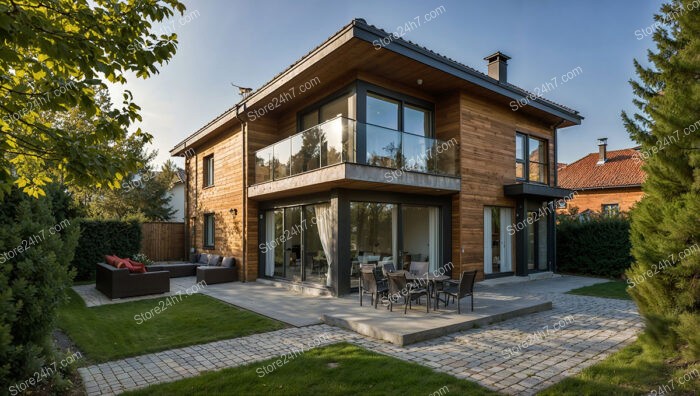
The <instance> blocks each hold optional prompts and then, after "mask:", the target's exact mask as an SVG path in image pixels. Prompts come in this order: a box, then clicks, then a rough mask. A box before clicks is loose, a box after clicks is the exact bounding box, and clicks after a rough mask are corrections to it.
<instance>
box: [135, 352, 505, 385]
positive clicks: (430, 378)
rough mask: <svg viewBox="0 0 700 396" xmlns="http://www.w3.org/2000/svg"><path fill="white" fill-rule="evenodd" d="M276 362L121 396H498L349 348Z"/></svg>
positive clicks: (381, 356)
mask: <svg viewBox="0 0 700 396" xmlns="http://www.w3.org/2000/svg"><path fill="white" fill-rule="evenodd" d="M276 360H277V358H274V359H270V360H268V361H265V362H259V363H253V364H250V365H247V366H242V367H235V368H230V369H225V370H221V371H216V372H209V373H205V374H202V375H200V376H197V377H192V378H187V379H184V380H180V381H176V382H171V383H165V384H160V385H154V386H151V387H148V388H144V389H140V390H137V391H134V392H128V393H123V395H144V396H145V395H149V396H151V395H187V396H193V395H222V394H236V395H430V394H432V393H434V392H439V391H440V389H442V390H443V393H441V394H443V395H444V394H448V395H498V393H496V392H493V391H490V390H488V389H486V388H483V387H481V386H479V385H477V384H475V383H472V382H469V381H464V380H460V379H457V378H455V377H452V376H450V375H447V374H441V373H436V372H434V371H433V370H431V369H429V368H426V367H423V366H420V365H418V364H415V363H409V362H404V361H402V360H398V359H396V358H392V357H389V356H385V355H380V354H377V353H374V352H370V351H367V350H365V349H362V348H360V347H357V346H354V345H351V344H348V343H339V344H334V345H330V346H326V347H322V348H316V349H311V350H308V351H306V352H304V353H303V354H301V355H297V357H296V358H294V359H290V360H289V361H288V363H287V364H283V365H280V366H278V368H276V369H275V370H274V371H271V372H270V373H269V374H266V375H265V374H264V371H263V369H262V367H263V366H267V365H269V364H272V363H273V362H275V361H276ZM260 374H263V375H262V377H261V376H260ZM444 387H446V388H444ZM445 390H447V392H445Z"/></svg>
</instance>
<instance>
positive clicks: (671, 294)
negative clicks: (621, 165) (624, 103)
mask: <svg viewBox="0 0 700 396" xmlns="http://www.w3.org/2000/svg"><path fill="white" fill-rule="evenodd" d="M655 20H656V23H655V28H656V31H655V32H654V34H653V35H652V37H653V40H654V42H655V44H656V49H655V50H649V51H648V60H649V66H648V67H647V66H645V65H642V64H641V63H639V62H638V61H636V60H635V62H634V65H635V68H636V72H637V77H638V80H636V81H631V82H630V83H631V85H632V88H633V91H634V94H635V96H636V98H635V100H634V104H635V105H636V107H637V108H638V109H639V112H638V113H636V114H633V115H628V114H626V113H624V112H623V113H622V117H623V120H624V123H625V127H626V129H627V130H628V132H629V133H630V136H631V137H632V138H633V139H634V140H635V141H637V142H638V143H639V144H640V145H641V149H640V160H644V167H643V169H644V170H645V171H646V173H647V179H646V181H645V183H644V186H643V190H644V193H645V196H644V198H643V199H642V200H641V202H640V203H639V205H638V206H637V208H635V209H634V210H633V211H632V213H631V220H632V226H631V241H632V255H633V256H634V259H635V263H634V264H633V266H632V268H631V269H630V270H628V271H627V276H628V280H627V281H628V284H629V285H630V287H629V288H628V290H629V292H630V294H631V295H632V297H633V298H634V300H635V302H636V303H637V306H638V307H639V311H640V312H641V314H642V315H643V316H644V318H645V321H646V324H647V327H646V336H645V337H644V339H645V340H647V341H648V342H650V343H651V344H653V345H657V346H663V347H671V348H679V349H680V350H681V352H682V353H683V354H684V355H685V357H686V358H688V359H691V360H697V359H698V358H700V330H699V329H700V245H699V243H700V9H698V8H697V4H696V3H695V4H694V3H693V0H673V1H671V2H670V3H667V4H664V5H663V6H662V7H661V11H660V13H659V14H657V15H655Z"/></svg>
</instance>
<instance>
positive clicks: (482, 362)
mask: <svg viewBox="0 0 700 396" xmlns="http://www.w3.org/2000/svg"><path fill="white" fill-rule="evenodd" d="M586 283H596V281H595V280H590V279H586V278H576V277H563V278H555V279H551V280H542V281H534V282H527V283H518V284H513V285H494V286H483V287H482V293H489V292H496V291H497V292H499V293H511V294H512V295H514V296H516V295H525V294H527V295H538V296H541V297H543V298H547V299H551V300H552V301H554V308H553V309H552V310H549V311H545V312H541V313H537V314H533V315H529V316H526V317H520V318H515V319H510V320H507V321H504V322H500V323H497V324H495V325H490V326H487V327H484V328H480V329H472V330H467V331H463V332H459V333H454V334H450V335H447V336H443V337H440V338H436V339H433V340H430V341H425V342H420V343H417V344H413V345H409V346H406V347H401V346H397V345H393V344H389V343H385V342H382V341H377V340H375V339H372V338H368V337H364V336H361V335H358V334H356V333H352V332H350V331H346V330H342V329H339V328H335V327H330V326H328V325H312V326H307V327H301V328H290V329H283V330H279V331H275V332H271V333H264V334H256V335H252V336H248V337H242V338H237V339H232V340H226V341H218V342H213V343H209V344H205V345H195V346H191V347H186V348H180V349H175V350H171V351H164V352H159V353H154V354H149V355H144V356H139V357H134V358H128V359H123V360H119V361H114V362H108V363H104V364H100V365H96V366H91V367H86V368H81V369H79V372H80V374H81V376H82V378H83V381H84V383H85V387H86V389H87V393H88V394H89V395H97V394H116V393H119V392H123V391H125V390H129V389H135V388H140V387H144V386H147V385H151V384H155V383H160V382H168V381H174V380H178V379H182V378H186V377H191V376H195V375H198V374H199V373H201V372H203V371H209V370H217V369H221V368H225V367H235V366H240V365H244V364H249V363H254V362H256V361H261V360H265V359H268V358H272V357H278V356H280V355H282V354H284V353H288V352H290V351H291V348H292V345H295V346H296V347H297V348H298V347H300V346H302V344H301V343H303V344H309V343H312V341H314V340H318V341H320V343H321V345H326V344H329V343H334V342H338V341H349V342H352V343H354V344H357V345H360V346H362V347H365V348H367V349H369V350H372V351H375V352H379V353H384V354H387V355H390V356H394V357H396V358H398V359H402V360H407V361H413V362H416V363H419V364H422V365H424V366H428V367H431V368H433V369H435V370H437V371H441V372H445V373H448V374H450V375H453V376H455V377H458V378H463V379H467V380H470V381H475V382H478V383H479V384H481V385H483V386H486V387H488V388H491V389H493V390H497V391H500V392H503V393H506V394H513V395H521V394H522V395H530V394H534V393H536V392H537V391H540V390H542V389H544V388H546V387H548V386H550V385H552V384H554V383H556V382H559V381H561V380H562V379H563V378H565V377H567V376H571V375H574V374H576V373H578V372H579V371H580V370H582V369H583V368H585V367H588V366H590V365H592V364H595V363H597V362H599V361H600V360H602V359H604V358H605V357H606V356H608V355H609V354H611V353H613V352H615V351H617V350H619V349H620V348H621V347H622V346H624V345H626V344H628V343H630V342H632V341H633V340H634V339H635V338H636V334H637V333H638V332H639V331H641V328H642V321H641V318H640V317H639V315H638V313H637V311H636V309H635V307H634V304H633V303H632V302H629V301H621V300H611V299H602V298H595V297H583V296H573V295H566V294H562V292H564V291H566V290H569V289H571V288H572V287H578V286H581V285H582V284H586ZM270 375H274V374H270ZM261 381H264V379H261Z"/></svg>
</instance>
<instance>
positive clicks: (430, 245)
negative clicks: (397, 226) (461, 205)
mask: <svg viewBox="0 0 700 396" xmlns="http://www.w3.org/2000/svg"><path fill="white" fill-rule="evenodd" d="M439 215H440V209H439V208H437V207H431V206H413V205H402V206H401V216H402V217H401V218H402V220H403V221H402V222H401V231H402V238H401V242H402V243H401V246H402V254H401V255H400V257H399V261H400V262H401V264H402V265H401V266H402V267H404V268H406V267H407V266H410V263H411V262H427V263H428V268H429V270H430V271H435V270H436V269H437V268H438V266H439V265H440V246H439V235H440V227H439V225H440V218H439Z"/></svg>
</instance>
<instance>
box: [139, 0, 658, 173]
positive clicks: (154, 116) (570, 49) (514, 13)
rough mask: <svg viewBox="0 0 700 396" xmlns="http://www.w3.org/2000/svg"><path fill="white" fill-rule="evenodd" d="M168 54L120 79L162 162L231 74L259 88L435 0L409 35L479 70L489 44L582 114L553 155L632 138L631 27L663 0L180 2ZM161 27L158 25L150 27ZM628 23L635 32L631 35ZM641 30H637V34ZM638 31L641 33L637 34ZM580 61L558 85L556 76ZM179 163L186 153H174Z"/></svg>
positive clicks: (526, 77)
mask: <svg viewBox="0 0 700 396" xmlns="http://www.w3.org/2000/svg"><path fill="white" fill-rule="evenodd" d="M184 3H185V4H186V5H187V8H188V10H187V11H186V14H187V16H186V17H184V18H183V19H182V20H179V17H178V18H175V19H173V20H172V21H171V24H170V25H169V26H170V29H174V30H175V32H176V33H177V34H178V39H179V42H180V44H179V48H178V52H177V54H176V55H175V57H174V59H173V60H172V61H171V62H170V63H169V64H167V65H164V66H163V67H161V72H160V74H159V75H156V76H154V77H152V78H150V79H148V80H140V79H136V78H135V77H133V76H131V77H130V79H129V84H128V85H127V86H126V88H127V89H130V90H131V91H132V93H134V95H135V100H136V103H137V104H139V105H140V106H141V107H142V115H143V122H142V123H141V125H139V126H140V127H141V128H143V129H145V130H147V131H149V132H151V133H152V134H153V135H154V144H153V148H154V149H158V150H159V152H160V153H159V156H158V162H163V161H165V160H166V159H168V158H169V154H168V151H169V150H170V149H171V148H172V147H173V146H174V145H175V144H177V143H178V142H179V141H181V140H182V139H183V138H185V137H186V136H188V135H189V134H191V133H192V132H194V131H195V130H196V129H198V128H199V127H201V126H202V125H204V124H205V123H207V122H208V121H210V120H211V119H212V118H214V117H215V116H217V115H219V114H220V113H222V112H223V111H224V110H226V109H228V108H229V107H231V106H232V105H234V104H235V103H236V102H237V101H238V100H239V99H240V97H239V96H238V90H237V89H235V88H233V87H232V86H231V85H230V83H235V84H238V85H242V86H247V87H253V88H258V87H260V86H261V85H262V84H264V83H265V82H267V81H268V80H269V79H271V78H272V77H273V76H274V75H276V74H277V73H279V72H280V71H281V70H283V69H284V68H286V67H287V66H289V65H290V64H291V63H293V62H294V61H296V60H297V59H298V58H300V57H301V56H303V55H304V54H306V53H307V52H308V51H309V50H311V49H312V48H314V47H315V46H317V45H318V44H320V43H321V42H323V41H324V40H325V39H326V38H328V37H329V36H331V35H332V34H333V33H335V32H336V31H337V30H339V29H340V28H341V27H342V26H344V25H345V24H347V23H348V22H349V21H350V20H352V19H353V18H364V19H365V20H366V21H367V22H368V23H370V24H373V25H376V26H378V27H380V28H383V29H384V30H387V31H390V32H391V31H396V27H397V26H403V25H404V24H405V23H406V22H407V21H411V20H413V18H414V17H416V16H421V17H422V16H423V15H425V14H426V13H429V12H430V11H431V10H435V9H437V8H438V7H440V6H443V7H444V12H443V13H442V14H441V15H439V16H437V17H436V18H435V19H433V20H431V21H430V22H427V23H425V22H424V23H422V25H421V26H420V27H418V28H417V29H414V30H412V31H410V32H407V33H406V35H405V36H404V38H405V39H407V40H411V41H413V42H416V43H418V44H421V45H424V46H426V47H428V48H430V49H432V50H434V51H436V52H438V53H440V54H443V55H446V56H448V57H450V58H452V59H455V60H457V61H460V62H462V63H464V64H466V65H468V66H471V67H473V68H475V69H477V70H480V71H484V72H485V71H486V63H485V61H484V60H483V59H482V58H483V57H484V56H486V55H489V54H491V53H493V52H495V51H497V50H500V51H503V52H504V53H506V54H507V55H509V56H510V57H511V58H512V59H511V60H510V61H509V62H508V63H509V66H508V80H509V81H510V82H511V83H513V84H515V85H518V86H520V87H522V88H524V89H527V90H532V89H534V88H535V87H540V86H541V85H542V84H543V83H546V82H548V81H551V79H552V78H557V79H558V80H559V84H558V87H556V88H555V89H554V90H551V91H550V92H547V93H545V94H544V95H543V96H544V97H545V98H547V99H550V100H553V101H555V102H557V103H561V104H563V105H566V106H568V107H571V108H574V109H576V110H578V111H580V112H581V114H582V115H583V116H584V117H585V119H584V120H583V123H582V125H581V126H575V127H570V128H566V129H563V130H561V131H560V133H559V136H560V140H559V160H560V161H561V162H572V161H575V160H576V159H578V158H580V157H582V156H583V155H585V154H587V153H590V152H594V151H596V150H597V147H596V139H597V138H599V137H608V138H609V140H608V143H609V149H619V148H624V147H630V146H632V145H634V143H633V142H632V141H631V140H630V139H629V137H628V135H627V132H626V131H625V130H624V127H623V125H622V122H621V120H620V111H621V110H623V109H625V110H633V107H632V92H631V89H630V87H629V84H628V83H627V81H628V80H629V79H630V78H633V77H634V68H633V65H632V60H633V59H634V58H637V59H639V60H642V61H645V60H646V51H647V49H650V48H653V46H654V42H653V40H652V39H651V37H649V36H643V35H641V34H640V33H639V30H640V29H644V28H647V27H648V26H650V25H652V24H653V23H654V20H653V14H654V13H655V12H657V11H658V9H659V6H660V4H661V1H656V0H655V1H602V0H593V1H590V0H587V1H554V0H530V1H515V0H513V1H505V0H503V1H499V0H485V1H472V0H468V1H464V0H463V1H435V2H433V1H376V0H375V1H367V0H359V1H358V0H354V1H343V2H340V1H328V0H326V1H267V0H256V1H225V0H203V1H198V0H190V1H187V0H185V1H184ZM161 28H162V29H165V28H164V27H157V28H156V31H157V30H158V29H161ZM635 31H636V32H637V34H635ZM642 36H643V37H642ZM640 38H641V39H640ZM578 67H580V69H581V70H582V73H580V75H578V76H576V77H575V78H574V79H572V80H571V81H568V82H566V83H565V84H562V83H561V81H562V80H561V76H562V75H563V74H566V73H567V72H569V71H571V70H573V69H576V68H578ZM176 162H177V163H178V164H181V163H182V161H180V160H178V161H176Z"/></svg>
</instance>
